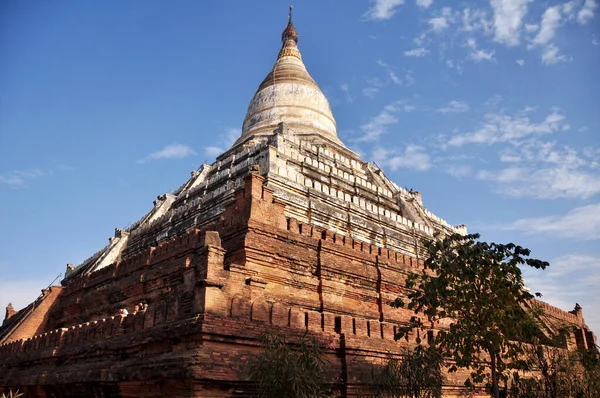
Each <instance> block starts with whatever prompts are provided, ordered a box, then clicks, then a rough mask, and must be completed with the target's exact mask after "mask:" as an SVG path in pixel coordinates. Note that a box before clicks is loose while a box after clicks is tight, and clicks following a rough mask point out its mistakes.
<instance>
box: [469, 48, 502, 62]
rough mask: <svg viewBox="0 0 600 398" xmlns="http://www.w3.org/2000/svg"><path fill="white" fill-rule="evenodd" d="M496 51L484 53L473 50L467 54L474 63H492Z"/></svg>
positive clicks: (483, 51) (479, 50)
mask: <svg viewBox="0 0 600 398" xmlns="http://www.w3.org/2000/svg"><path fill="white" fill-rule="evenodd" d="M495 53H496V51H494V50H492V51H485V50H481V49H478V50H474V51H471V53H470V54H469V58H471V59H472V60H473V61H475V62H479V61H492V60H493V59H494V54H495Z"/></svg>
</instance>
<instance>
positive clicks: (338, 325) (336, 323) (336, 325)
mask: <svg viewBox="0 0 600 398" xmlns="http://www.w3.org/2000/svg"><path fill="white" fill-rule="evenodd" d="M333 330H334V331H335V332H336V333H342V317H341V316H336V317H335V319H334V329H333Z"/></svg>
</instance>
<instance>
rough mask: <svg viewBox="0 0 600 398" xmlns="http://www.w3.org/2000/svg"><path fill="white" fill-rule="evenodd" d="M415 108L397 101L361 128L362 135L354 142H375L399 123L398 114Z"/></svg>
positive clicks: (384, 108)
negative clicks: (389, 128)
mask: <svg viewBox="0 0 600 398" xmlns="http://www.w3.org/2000/svg"><path fill="white" fill-rule="evenodd" d="M415 109H416V107H415V106H413V105H411V104H409V103H408V102H406V101H395V102H392V103H391V104H389V105H386V106H384V107H383V109H382V110H381V112H379V114H377V116H374V117H372V118H371V119H370V120H369V121H368V122H367V123H366V124H363V125H362V126H360V130H361V131H362V135H360V136H359V137H357V138H354V139H351V141H352V142H374V141H377V140H378V139H379V136H381V135H382V134H385V133H386V132H387V129H388V127H389V126H392V125H394V124H396V123H398V118H397V117H396V114H397V113H398V112H401V111H404V112H412V111H414V110H415Z"/></svg>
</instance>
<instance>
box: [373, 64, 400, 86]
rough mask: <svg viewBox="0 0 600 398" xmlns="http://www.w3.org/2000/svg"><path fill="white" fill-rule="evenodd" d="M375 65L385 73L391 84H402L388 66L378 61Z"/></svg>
mask: <svg viewBox="0 0 600 398" xmlns="http://www.w3.org/2000/svg"><path fill="white" fill-rule="evenodd" d="M377 65H379V66H381V67H382V68H384V69H385V70H386V71H387V73H388V77H389V78H390V80H391V81H392V82H394V83H395V84H402V81H401V80H400V78H399V77H398V75H396V72H394V70H393V69H392V68H391V67H390V66H389V65H388V64H386V63H385V62H383V61H382V60H380V59H379V60H377Z"/></svg>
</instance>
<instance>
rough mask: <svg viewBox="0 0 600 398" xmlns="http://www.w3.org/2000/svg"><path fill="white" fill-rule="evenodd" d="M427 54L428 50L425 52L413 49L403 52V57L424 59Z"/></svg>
mask: <svg viewBox="0 0 600 398" xmlns="http://www.w3.org/2000/svg"><path fill="white" fill-rule="evenodd" d="M427 54H429V50H427V49H425V48H423V47H419V48H414V49H412V50H408V51H404V56H405V57H424V56H425V55H427Z"/></svg>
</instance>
